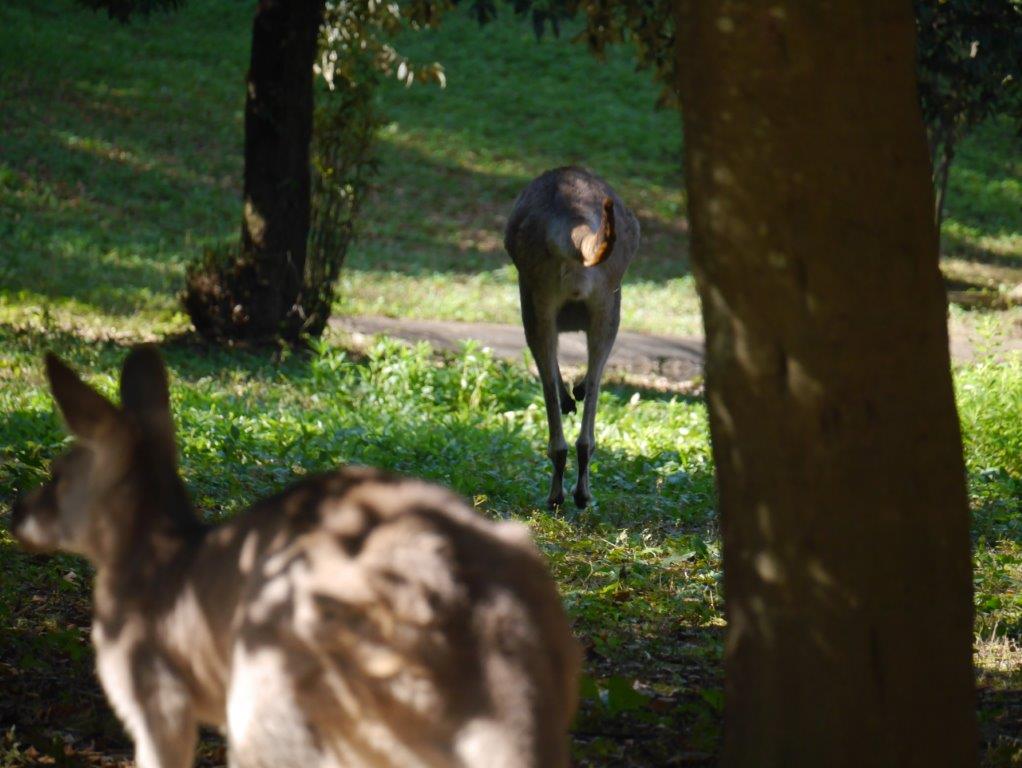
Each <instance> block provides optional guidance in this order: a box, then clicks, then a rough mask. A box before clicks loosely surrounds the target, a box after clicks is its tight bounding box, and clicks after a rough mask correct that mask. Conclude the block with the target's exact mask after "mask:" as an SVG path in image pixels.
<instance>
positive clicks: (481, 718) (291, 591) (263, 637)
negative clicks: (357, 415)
mask: <svg viewBox="0 0 1022 768" xmlns="http://www.w3.org/2000/svg"><path fill="white" fill-rule="evenodd" d="M342 472H352V473H366V474H363V475H362V476H361V478H360V482H357V483H353V484H351V485H350V486H349V487H348V489H347V490H346V491H345V492H344V494H343V495H341V496H328V497H325V498H324V499H323V500H322V502H321V503H320V504H319V511H318V516H319V517H320V519H321V522H320V524H319V525H316V526H315V527H314V528H313V529H312V530H311V531H310V532H309V533H308V534H306V535H304V536H301V537H300V538H299V539H298V540H296V541H295V542H294V543H293V544H292V545H291V546H290V547H288V548H286V549H285V550H282V551H281V552H280V553H277V554H274V555H272V556H271V557H268V558H267V559H266V560H265V562H264V564H263V567H262V569H261V572H260V574H259V576H258V577H257V583H256V585H255V586H254V589H253V591H252V594H251V597H250V598H249V600H248V604H249V607H248V608H247V609H246V616H247V618H246V622H245V625H244V627H243V629H242V631H241V635H240V638H239V639H240V640H241V643H242V645H243V646H250V645H253V644H256V643H262V644H266V645H269V646H270V647H273V648H275V649H276V654H277V658H278V662H277V666H278V667H279V668H281V669H284V670H287V669H289V668H293V669H296V670H302V672H301V673H300V674H293V675H290V676H289V677H290V683H291V685H292V686H293V689H292V692H291V693H290V694H289V695H288V696H284V697H283V698H285V699H287V698H291V699H293V700H294V703H295V705H296V706H297V708H298V709H299V710H301V711H302V712H303V713H305V714H306V716H307V717H308V718H309V719H310V721H311V725H312V726H313V728H312V731H313V732H314V733H316V734H317V735H318V738H319V739H320V740H322V741H323V742H325V743H326V744H328V745H329V747H328V751H329V752H330V753H332V754H334V755H344V756H347V757H348V758H349V759H350V760H351V763H350V764H352V765H374V766H375V765H381V766H418V765H423V766H427V765H428V766H433V765H451V766H454V765H488V766H495V767H498V768H527V767H530V766H536V767H537V768H538V767H539V766H566V765H567V741H566V739H565V734H566V733H567V729H568V727H569V726H570V723H571V719H572V717H573V715H574V709H575V686H576V676H577V671H578V664H579V659H578V650H577V645H576V643H575V641H574V640H573V639H572V637H571V633H570V630H569V628H568V625H567V622H566V620H565V617H564V613H563V609H562V608H561V605H560V600H559V598H558V596H557V592H556V589H555V588H554V585H553V582H552V581H551V579H550V577H549V575H548V574H547V572H546V568H545V565H544V564H543V561H542V558H541V556H540V555H539V553H538V551H537V550H536V549H535V547H534V546H533V545H532V543H531V541H530V540H529V537H528V534H527V532H526V531H525V529H524V528H522V527H521V526H519V525H517V524H513V523H497V524H494V523H490V522H487V521H485V520H482V519H481V518H479V516H478V515H476V514H475V513H474V512H473V511H472V510H471V509H469V508H468V507H467V506H466V505H465V504H464V502H462V501H461V500H460V499H458V498H457V497H455V496H454V495H453V494H450V493H449V492H447V491H444V490H442V489H440V488H437V487H435V486H431V485H428V484H426V483H421V482H418V481H414V480H403V479H398V478H394V477H391V476H388V475H384V474H382V473H375V472H372V471H368V470H357V469H352V470H343V471H342ZM285 595H286V596H288V597H287V598H286V599H285V598H283V596H285ZM274 596H281V597H280V598H274ZM274 599H285V602H288V601H289V602H291V608H290V611H289V612H290V613H291V615H292V616H293V621H292V622H281V621H280V620H279V618H276V617H277V616H279V614H277V613H276V612H275V611H269V612H267V605H268V604H269V603H271V602H273V600H274ZM263 617H268V618H269V619H270V620H268V621H267V620H266V619H264V618H263ZM239 658H240V659H245V658H246V657H245V656H244V655H243V654H239ZM236 673H237V674H236V675H235V678H234V679H235V680H238V678H239V676H240V678H241V680H240V681H239V683H238V684H239V685H240V688H239V690H240V691H242V692H244V695H246V696H248V695H250V694H251V690H252V688H253V687H252V686H246V685H245V684H244V682H243V681H244V679H245V678H246V677H247V678H260V677H261V676H262V675H264V674H265V673H264V672H263V671H262V670H261V667H260V665H259V664H247V665H243V666H242V667H241V668H240V669H238V670H236ZM233 684H234V683H233V682H232V686H233ZM267 698H268V700H267V701H266V702H265V703H264V704H261V705H259V706H260V708H265V709H264V712H263V715H262V716H261V717H259V718H258V719H259V720H260V721H263V722H265V721H266V719H267V718H268V717H278V715H277V714H276V713H275V709H276V707H277V706H278V705H279V701H280V700H281V698H282V697H281V694H280V692H279V691H275V692H269V691H268V696H267ZM233 726H234V724H233V723H232V729H231V730H232V736H233V735H234V734H233V731H234V727H233ZM262 733H264V732H260V733H258V734H256V737H257V738H259V737H261V735H262ZM239 737H240V738H238V739H236V740H235V741H237V742H245V741H246V739H245V736H244V735H243V734H239ZM250 746H251V749H252V750H253V751H264V750H266V749H272V745H267V744H258V745H254V744H253V745H250ZM293 747H294V745H291V747H290V748H293ZM345 764H347V763H345Z"/></svg>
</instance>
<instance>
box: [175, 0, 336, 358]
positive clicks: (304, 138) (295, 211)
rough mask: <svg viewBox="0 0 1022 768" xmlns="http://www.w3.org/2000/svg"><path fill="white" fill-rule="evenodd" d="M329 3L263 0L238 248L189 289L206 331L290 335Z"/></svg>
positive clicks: (296, 325)
mask: <svg viewBox="0 0 1022 768" xmlns="http://www.w3.org/2000/svg"><path fill="white" fill-rule="evenodd" d="M323 6H324V0H260V2H259V4H258V6H257V9H256V14H255V20H254V22H253V25H252V54H251V60H250V65H249V71H248V78H247V95H246V99H245V180H244V215H243V218H242V231H241V247H240V250H238V251H237V252H236V253H231V254H229V255H228V256H227V257H226V258H222V259H220V260H218V261H216V262H215V263H210V264H207V265H205V271H199V272H196V273H195V274H193V275H190V276H189V285H188V289H187V291H186V296H185V305H186V307H187V308H188V311H189V314H190V315H191V317H192V321H193V322H194V323H195V326H196V328H197V329H198V330H199V331H201V332H203V333H204V334H206V335H209V336H214V337H219V338H229V339H247V340H252V341H272V340H276V339H279V338H283V339H285V340H291V341H293V340H294V339H295V338H297V336H298V334H299V332H300V331H301V329H302V327H303V322H304V316H303V310H302V302H301V292H302V285H303V279H304V269H305V253H306V241H307V238H308V234H309V206H310V203H309V199H310V171H309V143H310V140H311V137H312V108H313V91H312V86H313V81H312V77H313V73H312V64H313V61H314V59H315V55H316V45H317V35H318V31H319V26H320V23H321V21H322V16H323Z"/></svg>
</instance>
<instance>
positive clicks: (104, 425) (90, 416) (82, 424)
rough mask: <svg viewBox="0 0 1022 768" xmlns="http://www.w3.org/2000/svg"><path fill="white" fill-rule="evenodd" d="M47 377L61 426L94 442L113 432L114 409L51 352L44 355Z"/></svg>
mask: <svg viewBox="0 0 1022 768" xmlns="http://www.w3.org/2000/svg"><path fill="white" fill-rule="evenodd" d="M46 377H47V378H48V379H49V380H50V389H51V390H53V398H54V399H55V400H56V401H57V406H58V407H59V408H60V412H61V414H62V415H63V416H64V422H65V423H66V424H67V428H68V429H69V430H71V433H72V434H73V435H74V436H75V437H77V438H79V439H81V440H84V441H86V442H89V441H96V440H99V439H101V438H102V437H104V436H105V435H109V434H110V433H111V432H112V431H113V428H114V427H115V426H116V424H117V419H118V413H117V408H115V407H114V405H113V403H111V402H110V401H109V400H107V399H106V398H105V397H103V396H102V395H101V394H99V392H97V391H96V390H94V389H93V388H92V387H90V386H89V385H88V384H86V383H85V382H84V381H82V380H81V379H80V378H78V374H77V373H75V372H74V371H72V370H71V369H70V368H69V367H68V366H67V364H66V363H64V361H62V360H61V359H60V358H59V357H57V356H56V355H55V354H53V353H52V352H47V353H46Z"/></svg>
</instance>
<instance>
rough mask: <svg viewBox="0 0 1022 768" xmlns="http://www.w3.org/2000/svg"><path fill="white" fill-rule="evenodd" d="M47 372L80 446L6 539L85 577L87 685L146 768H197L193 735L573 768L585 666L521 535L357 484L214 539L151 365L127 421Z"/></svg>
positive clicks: (357, 471) (256, 762)
mask: <svg viewBox="0 0 1022 768" xmlns="http://www.w3.org/2000/svg"><path fill="white" fill-rule="evenodd" d="M46 370H47V375H48V378H49V382H50V386H51V388H52V391H53V395H54V398H55V399H56V402H57V405H58V406H59V409H60V411H61V413H62V414H63V417H64V420H65V422H66V424H67V427H68V428H69V430H70V431H71V433H72V434H73V435H74V438H75V441H74V444H73V445H72V447H71V449H70V450H69V451H68V452H67V453H66V454H64V455H62V456H60V457H58V458H57V459H56V460H55V461H54V462H53V467H52V478H51V479H50V480H49V481H48V482H47V483H46V484H45V485H43V486H42V487H41V488H39V489H37V490H35V491H33V492H31V493H30V494H28V495H27V496H25V497H24V498H23V499H21V500H20V501H19V502H18V503H17V504H16V505H15V509H14V510H13V513H12V521H11V528H12V532H13V534H14V536H15V537H16V538H17V539H18V541H19V542H20V543H21V544H22V545H24V546H25V547H26V548H29V549H32V550H36V551H53V550H55V549H62V550H65V551H69V552H73V553H77V554H80V555H83V556H84V557H86V558H88V560H90V561H91V562H92V564H93V565H94V566H95V570H96V573H95V583H94V620H93V629H92V641H93V644H94V646H95V649H96V662H97V671H98V674H99V678H100V680H101V682H102V684H103V688H104V689H105V691H106V694H107V697H108V698H109V700H110V703H111V704H112V706H113V708H114V710H115V711H116V713H117V715H118V716H119V717H120V719H121V721H122V722H123V723H124V725H125V727H126V728H127V730H128V732H129V733H130V734H131V736H132V737H133V740H134V743H135V755H136V761H137V765H138V766H140V768H179V767H181V766H190V765H192V764H193V759H194V748H195V742H196V729H197V725H198V724H199V723H202V724H207V725H210V726H214V727H219V728H221V729H222V730H223V731H224V732H225V733H226V735H227V738H228V745H229V764H230V765H231V766H232V767H233V768H288V767H289V766H294V768H298V767H299V766H300V767H301V768H310V767H312V766H327V767H336V768H341V767H342V766H343V767H344V768H384V767H386V768H398V767H400V768H409V767H411V768H427V766H428V768H441V767H442V768H455V767H457V768H464V767H466V766H493V767H494V768H527V767H528V768H533V767H535V768H539V767H544V768H545V767H546V766H554V767H555V768H561V767H563V766H567V765H568V743H567V731H568V728H569V725H570V723H571V720H572V717H573V714H574V711H575V706H576V691H577V674H578V669H579V664H580V653H579V649H578V645H577V643H576V642H575V640H574V639H573V637H572V635H571V631H570V628H569V626H568V621H567V619H566V616H565V613H564V610H563V608H562V605H561V602H560V599H559V597H558V593H557V589H556V587H555V585H554V582H553V580H552V579H551V577H550V575H549V573H548V571H547V569H546V566H545V564H544V561H543V558H542V556H541V555H540V553H539V552H538V550H537V549H536V547H535V546H534V545H533V544H532V542H531V540H530V538H529V535H528V533H527V530H526V528H525V527H524V526H522V525H520V524H518V523H512V522H500V523H495V522H490V521H487V520H485V519H483V518H481V517H480V516H479V515H477V514H476V513H475V512H474V511H473V510H472V509H471V508H470V507H469V506H468V505H467V504H466V503H465V502H463V501H462V500H461V499H460V498H458V497H457V496H455V495H454V494H452V493H451V492H449V491H447V490H444V489H442V488H439V487H437V486H434V485H430V484H427V483H425V482H422V481H419V480H414V479H407V478H402V477H399V476H396V475H392V474H388V473H386V472H382V471H379V470H375V469H370V468H365V467H346V468H342V469H338V470H337V471H334V472H330V473H327V474H322V475H318V476H314V477H310V478H307V479H304V480H302V481H300V482H298V483H296V484H295V485H292V486H291V487H289V488H288V489H286V490H284V491H283V492H281V493H280V494H278V495H276V496H274V497H272V498H269V499H266V500H264V501H260V502H259V503H257V504H256V505H255V506H253V507H252V508H250V509H249V510H247V511H246V512H244V513H242V514H240V515H238V516H237V517H235V518H234V519H232V520H231V521H229V522H227V523H225V524H222V525H219V526H215V527H214V526H208V525H205V524H203V523H202V522H201V521H200V519H199V518H198V516H197V515H196V513H195V511H194V510H193V508H192V506H191V503H190V501H189V498H188V494H187V492H186V490H185V487H184V484H183V483H182V481H181V479H180V477H179V475H178V472H177V468H176V447H175V441H174V427H173V423H172V419H171V413H170V406H169V396H168V386H167V376H166V370H165V368H164V366H163V362H162V360H161V358H160V355H159V353H158V352H157V351H156V350H155V348H153V347H140V348H136V349H135V350H134V351H132V352H131V354H130V355H129V356H128V357H127V359H126V361H125V363H124V368H123V371H122V376H121V382H120V389H121V406H120V407H117V406H115V405H113V404H112V403H111V402H110V401H109V400H107V399H106V398H105V397H103V396H102V395H100V394H99V393H97V392H96V391H95V390H93V389H92V388H90V387H89V386H88V385H86V384H85V383H83V381H82V380H81V379H80V378H79V377H78V376H77V375H76V374H75V373H74V372H73V371H72V370H71V369H70V368H69V367H68V366H66V365H65V364H64V363H63V362H61V361H60V360H59V359H57V358H56V357H54V356H52V355H48V356H47V357H46Z"/></svg>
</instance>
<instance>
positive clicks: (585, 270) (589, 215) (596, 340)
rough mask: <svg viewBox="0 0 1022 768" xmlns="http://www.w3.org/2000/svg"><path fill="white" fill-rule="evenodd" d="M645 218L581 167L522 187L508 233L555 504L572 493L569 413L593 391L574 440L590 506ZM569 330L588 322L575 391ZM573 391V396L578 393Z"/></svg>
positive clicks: (578, 497)
mask: <svg viewBox="0 0 1022 768" xmlns="http://www.w3.org/2000/svg"><path fill="white" fill-rule="evenodd" d="M639 237H640V231H639V222H638V219H636V218H635V215H634V214H633V213H632V212H631V211H630V210H628V209H627V208H626V207H625V205H624V203H622V202H621V199H620V198H619V197H618V196H617V194H616V193H615V192H614V190H613V189H611V188H610V185H609V184H607V182H605V181H604V180H603V179H601V178H599V177H598V176H595V175H593V174H591V173H589V172H588V171H586V170H584V169H582V168H574V167H568V168H557V169H555V170H552V171H547V172H546V173H544V174H543V175H542V176H539V177H538V178H536V179H534V180H533V181H532V182H531V183H530V184H529V186H527V187H526V188H525V190H524V191H523V192H522V193H521V194H520V195H519V196H518V199H517V200H516V201H515V204H514V208H513V209H512V211H511V217H510V218H509V219H508V223H507V229H506V230H505V233H504V247H505V248H506V249H507V252H508V255H509V256H510V257H511V260H512V261H513V262H514V264H515V266H516V267H517V268H518V288H519V292H520V294H521V301H522V323H523V324H524V326H525V339H526V341H527V342H528V344H529V349H530V350H531V351H532V356H533V358H534V359H535V360H536V368H537V369H538V370H539V378H540V381H541V382H542V384H543V400H544V401H545V403H546V415H547V424H548V425H549V428H550V442H549V446H548V455H549V457H550V461H551V462H552V464H553V477H552V479H551V483H550V494H549V496H548V497H547V504H548V505H549V506H550V507H554V506H558V505H560V504H561V503H563V501H564V488H563V485H564V466H565V464H566V463H567V458H568V444H567V443H566V442H565V441H564V430H563V427H562V425H561V414H562V413H563V414H568V413H574V411H575V400H585V406H584V407H583V409H582V427H581V429H580V431H579V436H578V442H576V443H575V448H576V452H577V456H578V483H577V484H576V485H575V492H574V497H575V504H576V505H577V506H578V507H580V508H582V507H585V506H586V505H587V504H588V503H589V501H590V500H591V498H592V495H591V494H590V492H589V459H590V458H591V457H592V455H593V451H594V450H595V449H596V438H595V436H594V429H595V424H596V404H597V400H598V399H599V396H600V380H601V379H602V378H603V368H604V366H605V365H606V363H607V358H608V357H610V350H611V348H612V347H613V346H614V339H615V338H616V337H617V329H618V325H619V324H620V322H621V280H622V278H623V277H624V275H625V270H627V268H628V264H629V263H630V262H631V260H632V259H633V258H634V257H635V253H636V251H637V250H638V248H639ZM561 331H585V334H586V346H587V348H588V357H589V360H588V366H587V368H586V375H585V378H584V379H583V380H582V381H581V382H579V383H578V384H576V385H575V388H574V391H573V392H572V393H569V392H568V388H567V386H565V384H564V379H563V378H562V377H561V369H560V367H559V365H558V363H557V336H558V333H560V332H561ZM572 394H574V399H573V398H572Z"/></svg>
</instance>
